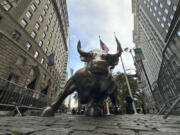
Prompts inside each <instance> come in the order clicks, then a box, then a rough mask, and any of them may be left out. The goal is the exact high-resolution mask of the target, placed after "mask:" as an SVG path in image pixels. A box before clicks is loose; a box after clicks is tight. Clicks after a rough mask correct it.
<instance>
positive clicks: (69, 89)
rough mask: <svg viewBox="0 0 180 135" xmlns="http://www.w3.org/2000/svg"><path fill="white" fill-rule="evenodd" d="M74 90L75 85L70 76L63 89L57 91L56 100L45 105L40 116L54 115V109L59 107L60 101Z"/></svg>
mask: <svg viewBox="0 0 180 135" xmlns="http://www.w3.org/2000/svg"><path fill="white" fill-rule="evenodd" d="M75 90H76V85H75V84H74V82H73V79H72V78H70V79H69V80H68V82H67V83H66V85H65V88H64V91H63V92H59V94H58V96H57V98H56V100H55V101H54V102H53V103H52V104H51V105H50V106H48V107H46V108H45V109H44V110H43V112H42V113H41V116H43V117H49V116H54V113H55V111H56V110H57V109H58V108H59V106H60V105H61V103H62V102H63V101H64V99H65V98H66V97H67V96H68V95H70V94H71V93H73V92H74V91H75Z"/></svg>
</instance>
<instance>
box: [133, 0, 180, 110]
mask: <svg viewBox="0 0 180 135" xmlns="http://www.w3.org/2000/svg"><path fill="white" fill-rule="evenodd" d="M132 12H133V14H134V31H133V42H134V43H135V45H136V47H137V48H141V49H142V51H143V54H144V56H145V60H143V65H144V67H145V70H146V72H147V75H148V78H149V81H150V87H151V88H150V87H149V86H148V85H146V87H144V92H145V94H146V98H147V102H148V104H147V106H148V107H149V108H150V109H153V108H157V107H159V108H160V107H161V106H162V105H163V104H164V103H165V102H164V101H165V100H170V98H172V97H173V96H175V93H176V92H175V91H177V90H176V89H174V90H170V89H167V91H166V92H167V93H169V92H170V93H171V95H170V96H169V97H164V95H163V92H162V88H161V89H160V88H159V86H160V85H161V83H162V82H163V78H162V74H161V73H162V71H165V67H163V62H164V59H166V58H167V59H169V60H170V57H171V56H174V57H176V58H174V59H173V60H172V59H171V60H170V61H171V62H170V63H169V64H166V67H167V66H168V67H170V66H174V65H175V64H176V65H179V64H180V59H179V52H180V50H179V47H178V46H177V44H180V41H179V37H180V34H179V32H180V30H179V24H177V23H178V20H179V19H178V18H179V0H132ZM173 37H174V38H175V39H176V44H172V45H171V47H172V48H170V47H167V46H170V45H169V44H171V42H174V41H173V40H174V39H173ZM175 48H176V49H175ZM173 54H176V55H173ZM138 67H139V66H138ZM170 69H171V68H170ZM175 70H177V69H175ZM170 72H171V71H170ZM139 74H140V75H141V78H143V80H146V78H145V75H144V72H143V71H142V70H140V69H139ZM167 74H168V73H167ZM173 77H174V76H171V77H168V76H166V78H169V79H168V80H169V82H164V84H163V85H164V86H163V87H164V88H165V87H168V86H167V85H172V86H173V85H174V86H177V85H176V84H173V83H174V81H171V79H172V80H173V79H175V78H173ZM170 78H171V79H170ZM169 87H171V86H169Z"/></svg>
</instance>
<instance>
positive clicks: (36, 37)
mask: <svg viewBox="0 0 180 135" xmlns="http://www.w3.org/2000/svg"><path fill="white" fill-rule="evenodd" d="M68 38H69V22H68V13H67V5H66V0H60V1H59V0H28V1H24V0H0V77H1V78H4V79H7V80H10V81H13V82H14V83H16V84H18V85H20V86H23V87H27V88H30V89H35V90H37V91H38V92H41V93H44V94H46V95H48V96H50V97H55V96H56V95H57V92H58V91H59V90H60V84H61V79H62V78H63V72H64V69H65V68H66V66H65V65H66V59H67V58H66V54H68V50H69V48H68V46H69V45H68V42H67V41H68ZM50 54H54V65H52V66H50V65H49V64H48V59H47V57H48V56H49V55H50Z"/></svg>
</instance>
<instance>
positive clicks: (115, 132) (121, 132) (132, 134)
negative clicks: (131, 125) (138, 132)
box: [95, 128, 135, 135]
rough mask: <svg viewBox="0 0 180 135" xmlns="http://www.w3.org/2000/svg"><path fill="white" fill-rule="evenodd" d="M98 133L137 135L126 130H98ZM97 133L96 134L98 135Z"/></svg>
mask: <svg viewBox="0 0 180 135" xmlns="http://www.w3.org/2000/svg"><path fill="white" fill-rule="evenodd" d="M95 132H96V133H105V134H108V135H135V132H134V131H132V130H124V129H116V130H114V129H107V128H98V129H96V130H95ZM96 133H95V134H96Z"/></svg>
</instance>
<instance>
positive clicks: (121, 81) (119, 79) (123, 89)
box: [113, 72, 145, 112]
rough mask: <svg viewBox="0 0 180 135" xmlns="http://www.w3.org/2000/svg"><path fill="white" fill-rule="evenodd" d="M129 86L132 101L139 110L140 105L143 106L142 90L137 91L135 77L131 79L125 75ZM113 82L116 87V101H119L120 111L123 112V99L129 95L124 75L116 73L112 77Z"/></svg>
mask: <svg viewBox="0 0 180 135" xmlns="http://www.w3.org/2000/svg"><path fill="white" fill-rule="evenodd" d="M127 76H128V80H129V84H130V87H131V91H132V95H133V99H134V101H135V105H136V108H141V105H142V104H144V100H145V99H144V98H145V96H144V93H143V91H142V90H140V89H138V86H137V81H136V78H135V77H132V76H131V75H127ZM113 77H114V79H115V82H116V84H117V86H118V99H119V105H120V107H121V109H122V112H125V111H126V110H125V108H126V107H125V98H126V96H127V95H129V91H128V87H127V84H126V80H125V76H124V73H120V72H117V73H116V74H115V75H113Z"/></svg>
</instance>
